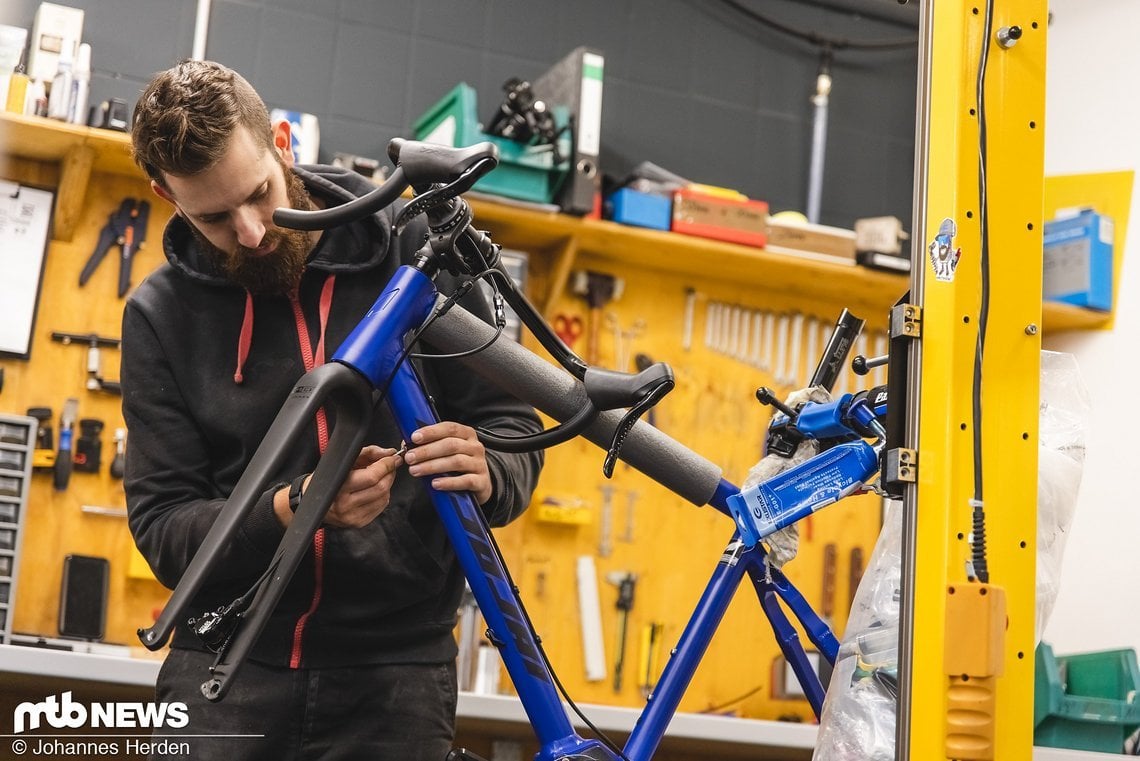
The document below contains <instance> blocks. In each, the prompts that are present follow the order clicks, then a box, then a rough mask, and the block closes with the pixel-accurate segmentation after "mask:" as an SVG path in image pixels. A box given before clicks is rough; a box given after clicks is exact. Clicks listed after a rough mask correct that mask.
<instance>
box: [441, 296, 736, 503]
mask: <svg viewBox="0 0 1140 761" xmlns="http://www.w3.org/2000/svg"><path fill="white" fill-rule="evenodd" d="M494 333H495V329H494V328H492V327H491V326H490V325H488V324H487V323H485V322H483V321H482V320H480V319H479V318H478V317H476V316H474V315H473V314H471V313H470V312H468V311H466V310H465V309H463V308H462V307H459V306H454V307H452V308H451V310H450V311H449V312H447V314H445V315H443V316H442V317H440V318H439V319H438V320H436V321H435V322H434V323H432V324H431V325H430V326H429V327H428V328H427V329H426V330H425V331H424V338H425V339H426V340H427V341H428V343H430V344H431V346H432V347H434V348H436V349H439V350H441V351H444V352H461V351H466V350H468V349H470V348H472V347H475V346H482V345H483V344H485V343H487V341H488V340H490V339H491V337H493V336H494ZM462 361H463V362H464V364H466V365H467V366H468V367H470V368H472V369H473V370H474V371H475V372H477V373H479V374H480V375H482V376H484V377H485V378H488V379H489V380H491V381H492V382H494V383H496V384H498V385H499V386H500V388H502V389H503V390H505V391H506V392H507V393H510V394H512V395H514V396H515V397H516V398H518V399H522V400H523V401H525V402H527V403H528V404H530V405H532V406H534V407H536V408H537V409H539V410H541V411H542V412H544V413H546V414H547V415H550V416H551V417H553V418H554V419H555V420H560V421H562V420H566V419H567V418H569V417H570V416H571V415H573V414H574V413H575V412H577V411H578V410H580V409H581V408H582V406H583V405H584V404H585V402H586V392H585V388H584V387H583V386H582V383H581V382H580V381H578V380H577V379H576V378H574V377H573V376H571V375H570V373H568V372H566V371H565V370H563V369H562V368H561V367H556V366H554V365H552V364H550V363H549V362H547V361H546V360H544V359H542V358H540V357H539V356H537V355H536V354H534V353H532V352H531V351H529V350H527V349H525V348H523V347H522V346H520V345H519V344H517V343H515V342H514V341H505V340H501V341H495V342H494V343H493V344H491V345H490V346H489V347H487V348H486V349H485V350H483V351H481V352H479V353H477V354H474V355H471V356H469V357H464V358H463V359H462ZM623 414H624V410H609V411H607V412H603V413H601V414H600V415H598V418H597V420H595V421H594V422H593V423H592V424H591V425H590V426H589V427H588V428H587V429H586V431H585V432H584V433H583V434H582V435H583V436H584V437H585V438H587V439H588V440H590V441H592V442H594V443H595V444H597V445H598V446H600V447H602V448H603V449H605V448H608V447H609V445H610V441H611V440H612V439H613V433H614V430H615V429H616V428H617V426H618V424H619V423H620V422H621V418H622V415H623ZM621 459H622V460H623V461H625V462H627V463H629V465H631V466H632V467H634V468H636V469H637V470H640V471H641V472H642V473H644V474H645V475H647V476H649V477H650V478H652V479H653V480H655V481H657V482H658V483H660V484H662V485H664V486H665V487H667V488H668V489H670V490H672V491H673V492H674V493H676V494H679V495H680V496H681V497H683V498H685V499H687V500H689V501H690V502H692V503H693V504H695V505H704V504H706V503H707V502H708V501H709V500H710V499H711V498H712V496H713V494H714V493H715V492H716V489H717V487H718V486H719V485H720V481H721V473H722V470H721V468H720V467H719V466H718V465H716V464H714V463H712V462H710V461H709V460H707V459H705V458H704V457H701V456H700V455H699V454H697V453H696V452H693V451H692V450H691V449H689V448H687V447H685V446H684V445H683V444H680V443H678V442H677V441H675V440H674V439H672V438H670V437H669V436H667V435H665V434H664V433H661V432H660V431H659V430H657V429H656V428H654V427H653V426H651V425H649V424H648V423H646V422H644V421H638V422H637V423H636V424H635V425H634V426H633V428H632V429H631V430H630V432H629V436H628V438H627V439H626V442H625V445H624V446H623V447H622V451H621Z"/></svg>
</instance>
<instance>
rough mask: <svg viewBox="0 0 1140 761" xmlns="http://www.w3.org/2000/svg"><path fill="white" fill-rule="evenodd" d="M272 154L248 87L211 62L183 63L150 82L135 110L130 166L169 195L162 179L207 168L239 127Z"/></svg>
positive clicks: (259, 106)
mask: <svg viewBox="0 0 1140 761" xmlns="http://www.w3.org/2000/svg"><path fill="white" fill-rule="evenodd" d="M239 125H240V126H243V127H245V128H246V129H247V130H249V134H250V136H251V137H253V139H254V140H259V141H262V142H263V143H264V145H265V147H266V148H270V149H272V147H273V135H272V129H271V126H270V123H269V112H268V111H267V110H266V108H265V103H264V102H263V101H262V100H261V96H259V95H258V94H257V91H256V90H254V89H253V86H252V85H250V83H249V82H247V81H246V80H245V78H244V77H242V75H241V74H238V73H237V72H236V71H233V70H232V69H228V68H226V67H225V66H222V65H221V64H219V63H214V62H212V61H182V62H181V63H179V64H178V65H177V66H174V67H173V68H170V69H167V70H166V71H163V72H160V73H159V74H157V75H156V76H155V78H154V79H153V80H152V81H151V83H150V84H149V85H147V86H146V89H144V90H143V92H142V95H140V96H139V102H138V105H136V106H135V112H134V117H133V119H132V123H131V144H132V147H133V151H134V158H135V162H136V163H137V164H138V165H139V166H140V167H141V168H142V170H143V171H144V172H146V173H147V175H148V176H149V177H150V178H151V179H152V180H154V181H155V182H157V183H158V184H159V185H161V186H162V187H164V188H166V189H167V190H169V186H168V185H167V183H166V175H167V174H172V175H175V176H176V177H190V176H193V175H196V174H198V173H200V172H204V171H206V170H207V169H209V168H210V167H212V166H213V165H214V164H215V163H217V161H218V160H219V159H220V158H221V157H222V155H223V154H224V153H225V151H226V148H227V147H228V146H229V143H230V139H231V137H232V136H233V134H234V130H235V129H236V128H237V127H238V126H239Z"/></svg>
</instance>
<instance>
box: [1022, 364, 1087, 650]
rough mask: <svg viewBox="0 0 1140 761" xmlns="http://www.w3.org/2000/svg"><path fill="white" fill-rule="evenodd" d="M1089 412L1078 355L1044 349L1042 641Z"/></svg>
mask: <svg viewBox="0 0 1140 761" xmlns="http://www.w3.org/2000/svg"><path fill="white" fill-rule="evenodd" d="M1090 417H1091V403H1090V401H1089V392H1088V388H1087V387H1086V386H1085V384H1084V381H1083V380H1082V379H1081V372H1080V369H1079V368H1078V367H1077V360H1076V358H1075V357H1074V356H1073V355H1072V354H1063V353H1060V352H1054V351H1043V352H1041V408H1040V428H1039V434H1038V447H1037V457H1038V461H1037V620H1036V633H1037V637H1036V640H1035V642H1040V641H1041V636H1042V635H1043V634H1044V632H1045V625H1046V624H1047V623H1048V622H1049V616H1050V615H1051V614H1052V612H1053V604H1054V603H1055V602H1056V601H1057V593H1058V592H1059V591H1060V586H1061V560H1062V556H1063V555H1064V552H1065V540H1066V539H1068V536H1069V529H1070V527H1071V526H1072V523H1073V512H1074V511H1075V510H1076V507H1077V491H1078V489H1079V488H1080V485H1081V472H1082V470H1083V468H1084V462H1085V440H1086V437H1087V435H1088V429H1089V420H1090Z"/></svg>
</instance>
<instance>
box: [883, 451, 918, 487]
mask: <svg viewBox="0 0 1140 761" xmlns="http://www.w3.org/2000/svg"><path fill="white" fill-rule="evenodd" d="M885 465H886V468H885V469H886V481H887V483H906V484H913V483H915V482H917V481H918V452H917V451H916V450H914V449H904V448H903V447H898V448H897V449H888V450H887V452H886V459H885Z"/></svg>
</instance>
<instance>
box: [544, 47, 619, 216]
mask: <svg viewBox="0 0 1140 761" xmlns="http://www.w3.org/2000/svg"><path fill="white" fill-rule="evenodd" d="M604 67H605V58H604V56H603V55H602V53H601V52H600V51H598V50H594V49H592V48H588V47H579V48H575V49H574V50H572V51H571V52H570V53H569V54H568V55H567V56H566V57H565V58H563V59H562V60H561V61H559V62H558V63H556V64H554V65H553V66H551V67H550V69H549V70H547V72H546V73H545V74H543V75H542V76H541V77H539V78H538V79H536V80H535V81H534V82H533V83H532V85H531V88H532V90H533V91H534V94H535V97H537V98H541V99H542V100H544V101H545V102H546V104H547V106H551V107H552V106H565V107H566V108H568V109H569V110H570V113H571V118H572V120H573V130H574V144H573V156H572V161H571V164H572V165H571V169H570V173H569V175H568V176H567V178H566V182H565V183H564V184H563V186H562V188H561V189H560V190H559V192H558V195H557V197H556V198H555V202H556V203H557V204H558V205H559V206H560V207H561V208H562V211H564V212H566V213H568V214H589V213H591V212H592V211H594V209H595V207H596V203H597V199H598V198H599V196H600V194H601V188H602V175H601V172H600V171H599V169H598V154H599V151H600V149H601V142H602V139H601V138H602V75H603V72H604Z"/></svg>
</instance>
